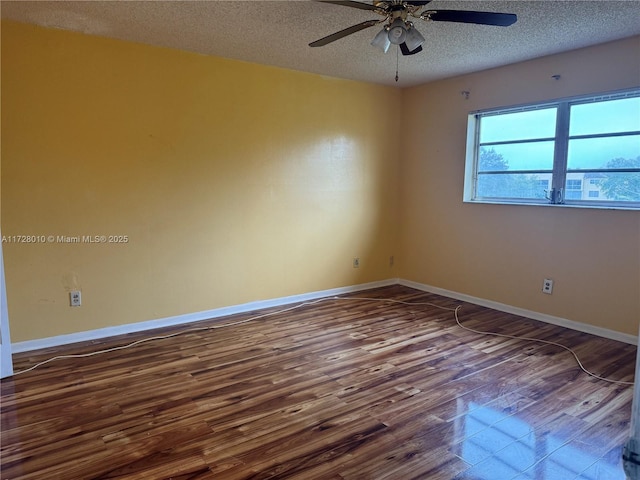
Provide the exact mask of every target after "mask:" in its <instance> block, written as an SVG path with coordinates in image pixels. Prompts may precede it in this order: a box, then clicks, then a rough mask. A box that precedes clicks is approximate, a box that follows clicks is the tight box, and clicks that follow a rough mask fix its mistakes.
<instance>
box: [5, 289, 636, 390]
mask: <svg viewBox="0 0 640 480" xmlns="http://www.w3.org/2000/svg"><path fill="white" fill-rule="evenodd" d="M328 300H342V301H353V300H359V301H370V302H382V303H398V304H401V305H409V306H421V305H422V306H425V305H428V306H431V307H435V308H439V309H440V310H447V311H450V312H453V315H454V317H455V320H456V324H457V325H458V326H459V327H460V328H462V329H464V330H467V331H469V332H473V333H476V334H480V335H492V336H494V337H502V338H510V339H514V340H525V341H529V342H538V343H543V344H545V345H554V346H556V347H560V348H562V349H564V350H566V351H567V352H569V353H571V355H573V357H574V358H575V360H576V362H577V363H578V366H579V367H580V369H581V370H582V371H583V372H584V373H586V374H587V375H589V376H591V377H594V378H597V379H598V380H603V381H605V382H609V383H615V384H618V385H633V384H634V382H624V381H621V380H612V379H609V378H605V377H601V376H599V375H596V374H595V373H593V372H590V371H589V370H587V369H586V368H585V367H584V365H582V362H581V361H580V358H578V355H577V354H576V352H574V351H573V350H572V349H571V348H569V347H567V346H565V345H562V344H560V343H556V342H551V341H549V340H542V339H539V338H533V337H520V336H516V335H507V334H504V333H496V332H486V331H482V330H476V329H474V328H470V327H465V326H464V325H462V323H460V318H459V316H458V311H459V310H460V308H461V307H462V305H458V306H457V307H455V308H451V307H442V306H440V305H436V304H434V303H430V302H405V301H402V300H395V299H391V298H370V297H324V298H320V299H318V300H313V301H309V302H303V303H299V304H297V305H293V306H291V307H287V308H283V309H281V310H277V311H275V312H268V313H264V314H261V315H256V316H253V317H249V318H246V319H244V320H238V321H236V322H230V323H224V324H221V325H210V326H208V327H197V328H188V329H186V330H180V331H178V332H174V333H170V334H167V335H159V336H154V337H147V338H142V339H140V340H136V341H135V342H131V343H128V344H126V345H121V346H119V347H112V348H107V349H104V350H97V351H95V352H90V353H78V354H72V355H57V356H55V357H51V358H49V359H47V360H45V361H43V362H39V363H36V364H35V365H33V366H32V367H30V368H27V369H26V370H20V371H18V372H15V373H14V374H13V375H14V376H16V375H21V374H23V373H27V372H30V371H32V370H35V369H36V368H38V367H41V366H42V365H45V364H47V363H49V362H53V361H54V360H62V359H66V358H84V357H93V356H95V355H101V354H103V353H109V352H115V351H117V350H125V349H127V348H131V347H134V346H136V345H140V344H141V343H146V342H150V341H152V340H164V339H167V338H172V337H177V336H178V335H183V334H185V333H191V332H202V331H206V330H217V329H219V328H226V327H233V326H236V325H242V324H245V323H249V322H253V321H255V320H259V319H261V318H266V317H270V316H273V315H279V314H281V313H286V312H290V311H292V310H296V309H298V308H302V307H307V306H310V305H315V304H318V303H321V302H325V301H328Z"/></svg>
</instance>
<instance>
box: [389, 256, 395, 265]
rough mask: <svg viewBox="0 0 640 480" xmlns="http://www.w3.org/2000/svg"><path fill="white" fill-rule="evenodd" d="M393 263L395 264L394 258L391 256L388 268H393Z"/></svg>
mask: <svg viewBox="0 0 640 480" xmlns="http://www.w3.org/2000/svg"><path fill="white" fill-rule="evenodd" d="M394 263H395V260H394V258H393V255H391V256H390V257H389V266H390V267H393V264H394Z"/></svg>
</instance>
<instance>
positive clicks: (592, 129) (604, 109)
mask: <svg viewBox="0 0 640 480" xmlns="http://www.w3.org/2000/svg"><path fill="white" fill-rule="evenodd" d="M637 131H640V97H636V98H623V99H620V100H610V101H607V102H597V103H585V104H582V105H573V106H572V107H571V119H570V121H569V135H572V136H573V135H594V134H598V133H620V132H637Z"/></svg>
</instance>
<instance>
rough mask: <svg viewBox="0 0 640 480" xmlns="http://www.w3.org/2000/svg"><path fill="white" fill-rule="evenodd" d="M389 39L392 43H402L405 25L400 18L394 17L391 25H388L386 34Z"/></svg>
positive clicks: (405, 30) (405, 34)
mask: <svg viewBox="0 0 640 480" xmlns="http://www.w3.org/2000/svg"><path fill="white" fill-rule="evenodd" d="M387 37H388V38H389V41H390V42H391V43H393V44H394V45H400V44H401V43H404V41H405V38H406V37H407V27H406V26H405V24H404V22H403V21H402V19H401V18H399V17H398V18H396V19H395V20H394V21H393V22H391V25H389V32H388V34H387Z"/></svg>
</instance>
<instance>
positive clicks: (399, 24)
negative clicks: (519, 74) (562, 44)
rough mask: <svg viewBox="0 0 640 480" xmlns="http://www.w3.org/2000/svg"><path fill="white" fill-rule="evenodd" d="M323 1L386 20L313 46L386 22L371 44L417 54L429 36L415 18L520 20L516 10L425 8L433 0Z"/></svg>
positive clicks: (486, 22) (370, 22)
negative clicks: (373, 14) (486, 10)
mask: <svg viewBox="0 0 640 480" xmlns="http://www.w3.org/2000/svg"><path fill="white" fill-rule="evenodd" d="M317 1H319V2H321V3H333V4H336V5H342V6H345V7H352V8H358V9H360V10H369V11H371V12H374V13H377V14H378V15H381V16H382V17H383V18H382V19H375V20H367V21H366V22H362V23H358V24H357V25H353V26H351V27H348V28H345V29H344V30H340V31H339V32H336V33H332V34H331V35H328V36H326V37H323V38H321V39H320V40H316V41H315V42H311V43H310V44H309V46H310V47H323V46H324V45H327V44H329V43H331V42H335V41H336V40H339V39H341V38H344V37H346V36H347V35H351V34H352V33H356V32H359V31H360V30H364V29H365V28H369V27H373V26H374V25H378V24H380V23H383V22H385V24H384V26H383V27H382V30H380V32H378V34H377V35H376V36H375V38H374V39H373V41H372V42H371V45H373V46H374V47H378V48H380V49H381V50H382V51H383V52H384V53H386V52H387V50H389V47H390V46H391V45H392V44H394V45H398V46H399V47H400V51H401V52H402V54H403V55H414V54H416V53H418V52H421V51H422V44H423V43H424V41H425V39H424V37H423V36H422V35H421V34H420V32H419V31H418V30H417V29H416V28H415V27H414V25H413V22H412V21H410V20H409V17H411V18H418V19H420V20H425V21H427V22H429V21H431V22H458V23H475V24H479V25H495V26H499V27H508V26H509V25H512V24H514V23H515V22H516V20H517V19H518V17H517V16H516V15H515V14H513V13H493V12H476V11H469V10H423V9H424V7H425V5H427V4H428V3H430V2H431V0H423V1H408V0H380V1H376V0H374V1H373V2H372V3H361V2H355V1H352V0H317Z"/></svg>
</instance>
